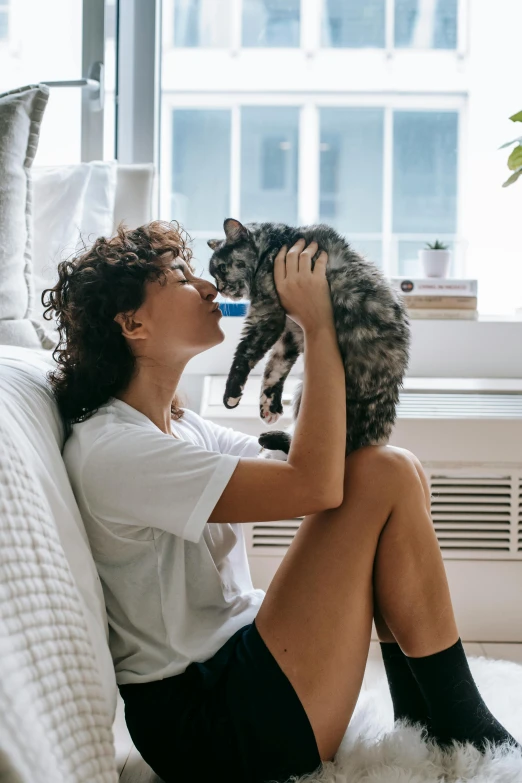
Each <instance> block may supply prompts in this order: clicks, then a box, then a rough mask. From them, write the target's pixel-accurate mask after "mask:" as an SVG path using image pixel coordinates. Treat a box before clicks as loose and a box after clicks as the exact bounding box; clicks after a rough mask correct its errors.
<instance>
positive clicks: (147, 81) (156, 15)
mask: <svg viewBox="0 0 522 783" xmlns="http://www.w3.org/2000/svg"><path fill="white" fill-rule="evenodd" d="M102 1H103V0H102ZM88 2H89V3H90V2H91V0H88ZM95 2H99V0H95ZM160 16H161V0H120V16H119V19H120V34H119V39H120V40H119V46H118V96H117V111H118V133H117V158H118V160H119V162H120V163H154V164H155V165H156V166H157V167H158V164H159V146H158V139H157V136H158V133H157V130H158V128H159V108H160V107H159V100H160V89H161V84H160V82H161V78H160V72H161V68H160V64H161V46H160V37H159V33H160V24H161V20H160Z"/></svg>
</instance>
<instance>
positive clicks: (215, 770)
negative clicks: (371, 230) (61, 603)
mask: <svg viewBox="0 0 522 783" xmlns="http://www.w3.org/2000/svg"><path fill="white" fill-rule="evenodd" d="M287 251H288V252H287ZM317 251H318V248H317V245H316V244H315V243H312V244H311V245H309V246H308V247H304V241H301V242H299V243H297V244H296V245H295V246H294V247H292V248H282V249H281V251H280V253H279V255H278V256H277V258H276V260H275V265H274V279H275V284H276V287H277V291H278V295H279V297H280V300H281V303H282V305H283V307H284V308H285V310H286V311H287V313H288V316H289V317H290V318H292V319H293V320H294V321H295V322H296V323H298V324H299V325H300V326H301V328H302V329H303V331H304V335H305V354H304V365H305V371H304V389H303V398H302V403H301V409H300V413H299V418H298V421H297V423H296V428H295V433H294V436H293V440H292V445H291V450H290V453H289V455H288V460H287V461H277V460H264V459H258V458H257V457H258V456H259V453H260V451H261V449H260V446H259V444H258V442H257V438H255V437H253V436H247V435H243V434H242V433H239V432H235V431H234V430H233V429H231V428H226V427H219V426H217V425H215V424H213V423H212V422H210V421H206V420H204V419H202V418H201V417H200V416H198V415H197V414H196V413H194V412H193V411H191V410H190V409H188V408H183V407H180V405H179V400H178V398H177V397H176V389H177V386H178V383H179V380H180V377H181V375H182V372H183V370H184V368H185V366H186V364H187V362H188V361H189V360H190V359H191V358H192V357H193V356H195V355H196V354H198V353H201V352H202V351H205V350H206V349H208V348H211V347H212V346H214V345H217V344H219V343H221V342H222V341H223V339H224V333H223V332H222V330H221V328H220V323H219V322H220V312H219V311H218V310H217V309H216V307H217V306H216V304H215V302H214V299H215V296H216V294H217V290H216V288H215V286H214V285H213V284H212V283H210V282H208V281H207V280H203V279H201V278H198V277H196V276H195V275H194V271H193V268H192V265H191V263H190V261H191V253H190V250H189V249H188V248H187V246H186V244H185V241H184V239H183V232H182V231H181V230H179V229H178V228H177V227H175V226H174V225H173V224H170V223H163V222H161V221H154V222H152V223H150V224H148V225H145V226H142V227H141V228H138V229H136V230H135V231H129V230H126V229H125V228H124V227H123V226H122V225H120V227H119V228H118V231H117V233H116V235H115V236H114V237H112V238H110V239H106V238H104V237H100V238H98V239H97V240H96V241H95V242H94V244H93V246H92V247H91V248H90V249H89V250H86V251H85V252H84V253H83V254H82V255H80V256H79V257H77V258H74V259H73V260H71V261H65V262H62V263H61V264H60V265H59V281H58V283H57V284H56V285H55V286H54V288H52V289H47V292H49V298H48V300H47V301H45V302H44V304H45V305H46V306H48V310H47V311H46V312H47V313H48V312H49V311H50V310H54V311H55V312H56V316H57V322H58V328H59V332H60V336H61V342H60V344H59V346H58V348H57V349H55V351H56V354H57V355H56V356H55V358H56V359H57V361H58V368H57V370H56V371H54V372H53V373H52V374H51V381H52V384H53V389H54V393H55V395H56V399H57V402H58V405H59V407H60V411H61V414H62V416H63V418H64V421H65V422H66V424H67V425H68V428H67V433H68V434H69V433H70V437H68V439H67V441H66V443H65V447H64V451H63V457H64V460H65V463H66V465H67V470H68V473H69V476H70V479H71V483H72V486H73V489H74V492H75V495H76V498H77V500H78V503H79V506H80V510H81V512H82V517H83V519H84V522H85V525H86V529H87V533H88V536H89V540H90V544H91V548H92V552H93V556H94V558H95V561H96V564H97V568H98V571H99V574H100V577H101V580H102V584H103V589H104V594H105V600H106V605H107V613H108V618H109V626H110V636H109V641H110V647H111V653H112V657H113V660H114V665H115V671H116V678H117V683H118V686H119V689H120V693H121V695H122V698H123V699H124V701H125V718H126V722H127V725H128V728H129V732H130V734H131V737H132V739H133V741H134V744H135V745H136V747H137V749H138V750H139V751H140V753H141V755H142V756H143V758H144V759H145V760H146V761H147V762H148V763H149V764H150V766H151V767H152V768H153V769H154V770H155V772H156V773H157V774H158V775H159V776H160V777H161V778H162V779H163V780H164V781H166V783H168V782H169V781H171V780H175V779H176V780H178V779H181V775H182V774H187V775H189V776H190V777H189V778H188V779H190V780H191V781H195V780H200V779H201V780H205V781H208V780H218V781H219V780H227V781H241V783H246V782H247V781H255V782H256V783H257V782H258V781H259V782H260V781H265V780H277V781H284V780H286V779H287V778H288V777H290V776H291V775H296V776H297V775H302V774H304V773H307V772H312V771H314V770H316V769H318V768H320V766H321V764H322V762H323V761H325V760H331V759H332V758H333V757H334V755H335V753H336V752H337V750H338V748H339V745H340V742H341V739H342V737H343V735H344V733H345V731H346V728H347V725H348V723H349V721H350V717H351V715H352V712H353V710H354V707H355V704H356V701H357V698H358V695H359V692H360V688H361V683H362V679H363V674H364V669H365V664H366V659H367V655H368V648H369V643H370V633H371V626H372V620H375V625H376V628H377V632H378V635H379V639H380V642H381V648H382V653H383V658H384V665H385V668H386V673H387V677H388V681H389V685H390V691H391V696H392V700H393V706H394V714H395V719H406V720H409V721H412V722H420V723H421V724H422V725H423V726H425V727H426V731H427V735H428V736H429V737H432V738H434V739H435V740H436V741H437V742H439V743H440V744H441V745H447V744H448V743H451V741H452V740H458V741H461V742H464V741H469V742H472V743H473V744H474V745H476V746H477V747H479V748H481V749H482V748H483V747H485V745H486V744H487V742H488V741H489V742H494V743H501V742H505V741H509V742H510V743H514V742H515V741H514V740H513V738H512V737H511V735H510V734H508V732H507V731H506V730H505V729H504V728H503V727H502V726H501V725H500V724H499V723H498V722H497V721H496V720H495V718H494V717H493V715H491V713H490V712H489V710H488V708H487V707H486V705H485V704H484V702H483V700H482V699H481V697H480V694H479V692H478V690H477V688H476V685H475V683H474V681H473V678H472V676H471V673H470V670H469V667H468V664H467V660H466V656H465V653H464V650H463V648H462V643H461V640H460V638H459V634H458V631H457V627H456V625H455V619H454V616H453V610H452V605H451V599H450V594H449V590H448V585H447V582H446V576H445V571H444V566H443V562H442V558H441V554H440V550H439V547H438V543H437V539H436V536H435V533H434V529H433V525H432V521H431V518H430V493H429V487H428V483H427V480H426V476H425V474H424V472H423V469H422V467H421V465H420V463H419V461H418V459H417V458H416V457H415V456H414V455H413V454H412V453H410V452H408V451H406V450H405V449H400V448H393V447H390V446H372V447H367V448H363V449H360V450H358V451H356V452H354V453H352V454H350V456H349V457H347V458H345V438H346V405H345V379H344V369H343V364H342V360H341V357H340V353H339V348H338V344H337V338H336V334H335V329H334V325H333V313H332V306H331V300H330V294H329V288H328V283H327V280H326V275H325V268H326V261H327V258H326V254H325V253H321V254H320V255H319V257H318V259H317V261H316V263H315V266H314V270H313V272H312V269H311V258H312V257H313V255H314V254H315V253H316V252H317ZM47 292H46V293H47ZM325 379H327V382H326V383H325ZM300 515H305V518H304V520H303V522H302V523H301V525H300V527H299V530H298V532H297V534H296V536H295V538H294V540H293V542H292V543H291V545H290V547H289V549H288V551H287V553H286V555H285V557H284V559H283V561H282V563H281V565H280V566H279V568H278V570H277V573H276V574H275V576H274V578H273V580H272V582H271V584H270V586H269V588H268V590H267V592H266V594H265V592H264V591H263V590H254V589H253V587H252V582H251V579H250V572H249V568H248V561H247V558H246V550H245V545H244V537H243V530H242V525H241V523H244V522H255V521H263V520H277V519H285V518H292V517H297V516H300Z"/></svg>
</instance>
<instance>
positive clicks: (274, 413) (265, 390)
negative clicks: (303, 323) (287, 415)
mask: <svg viewBox="0 0 522 783" xmlns="http://www.w3.org/2000/svg"><path fill="white" fill-rule="evenodd" d="M285 327H286V328H285V331H284V332H283V334H282V335H281V337H280V338H279V340H278V341H277V342H276V343H275V344H274V346H273V347H272V350H271V352H270V357H269V359H268V361H267V363H266V367H265V371H264V374H263V383H262V385H261V396H260V401H259V413H260V416H261V418H262V419H264V421H266V422H267V424H274V423H275V422H276V421H277V420H278V419H279V417H280V416H281V414H282V413H283V386H284V383H285V381H286V379H287V377H288V374H289V372H290V370H291V369H292V367H293V366H294V364H295V362H296V360H297V357H298V356H299V354H300V353H302V350H303V339H302V330H301V329H300V327H298V326H297V324H295V322H293V321H291V319H290V318H286V323H285ZM297 330H299V332H300V334H299V333H298V332H297Z"/></svg>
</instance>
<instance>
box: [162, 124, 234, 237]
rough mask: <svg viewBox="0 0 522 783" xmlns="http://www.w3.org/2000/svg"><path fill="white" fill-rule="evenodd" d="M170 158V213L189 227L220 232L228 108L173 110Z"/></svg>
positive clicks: (226, 193)
mask: <svg viewBox="0 0 522 783" xmlns="http://www.w3.org/2000/svg"><path fill="white" fill-rule="evenodd" d="M172 161H173V165H172V208H171V214H172V215H173V216H176V218H177V219H178V220H179V221H180V223H181V224H182V225H183V226H186V227H187V228H190V230H191V231H201V230H204V231H205V230H207V231H211V232H212V231H213V232H218V233H219V232H220V231H221V230H222V227H223V220H224V218H225V217H226V216H227V215H228V212H229V201H230V111H227V110H219V109H214V110H212V109H210V110H205V109H196V110H192V109H178V110H174V112H173V118H172Z"/></svg>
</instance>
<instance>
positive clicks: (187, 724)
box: [118, 621, 322, 783]
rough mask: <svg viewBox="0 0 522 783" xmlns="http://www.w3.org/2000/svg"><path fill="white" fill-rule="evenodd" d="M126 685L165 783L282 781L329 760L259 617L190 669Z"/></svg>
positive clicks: (139, 738)
mask: <svg viewBox="0 0 522 783" xmlns="http://www.w3.org/2000/svg"><path fill="white" fill-rule="evenodd" d="M118 687H119V690H120V693H121V696H122V699H123V701H124V702H125V722H126V724H127V727H128V730H129V734H130V736H131V738H132V741H133V742H134V745H135V746H136V748H137V750H138V751H139V752H140V754H141V756H142V758H143V759H144V760H145V761H146V762H147V763H148V764H149V765H150V767H152V769H153V770H154V772H155V773H156V774H157V775H159V777H160V778H162V780H164V781H165V783H173V781H178V782H179V781H182V780H187V781H189V780H190V781H191V783H198V782H199V781H201V783H209V781H212V782H213V783H221V781H223V783H266V782H267V781H277V783H282V782H283V781H286V780H288V778H290V777H291V776H295V777H299V776H301V775H304V774H306V773H311V772H314V771H316V770H317V769H318V768H319V767H321V766H322V762H321V757H320V755H319V751H318V748H317V742H316V740H315V736H314V733H313V730H312V726H311V724H310V721H309V719H308V716H307V714H306V712H305V710H304V707H303V705H302V704H301V702H300V700H299V697H298V696H297V693H296V692H295V690H294V688H293V686H292V685H291V683H290V680H289V679H288V678H287V677H286V675H285V674H284V672H283V670H282V669H281V667H280V666H279V664H278V663H277V661H276V659H275V658H274V657H273V655H272V654H271V652H270V650H269V649H268V647H267V646H266V644H265V643H264V641H263V639H262V638H261V636H260V635H259V632H258V630H257V628H256V625H255V621H254V622H252V623H249V624H248V625H245V626H243V627H242V628H240V629H239V630H238V631H236V633H235V634H234V635H233V636H231V637H230V639H228V641H227V642H225V644H224V645H223V646H222V647H221V648H220V649H219V650H218V651H217V653H215V655H213V656H212V658H209V660H207V661H205V662H204V663H191V664H190V665H189V666H188V667H187V669H186V670H185V671H184V672H183V673H182V674H178V675H175V676H174V677H166V678H165V679H163V680H155V681H153V682H147V683H136V684H128V685H119V686H118Z"/></svg>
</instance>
